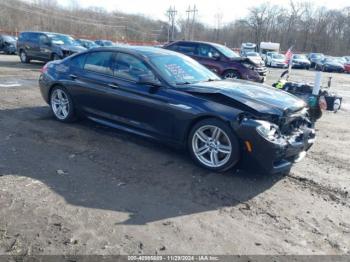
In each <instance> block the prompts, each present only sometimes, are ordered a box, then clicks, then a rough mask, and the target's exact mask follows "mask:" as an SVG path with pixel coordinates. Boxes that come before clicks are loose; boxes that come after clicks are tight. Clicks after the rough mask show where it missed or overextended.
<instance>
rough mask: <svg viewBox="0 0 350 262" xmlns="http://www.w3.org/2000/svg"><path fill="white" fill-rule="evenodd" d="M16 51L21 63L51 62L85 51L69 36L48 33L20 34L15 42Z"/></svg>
mask: <svg viewBox="0 0 350 262" xmlns="http://www.w3.org/2000/svg"><path fill="white" fill-rule="evenodd" d="M17 50H18V54H19V57H20V59H21V62H22V63H30V60H39V61H44V62H47V61H51V60H58V59H62V58H65V57H67V56H70V55H72V54H75V53H79V52H82V51H85V50H86V48H84V47H82V46H81V45H79V44H77V43H76V42H75V40H74V39H73V38H72V37H71V36H69V35H62V34H57V33H48V32H22V33H20V35H19V38H18V41H17Z"/></svg>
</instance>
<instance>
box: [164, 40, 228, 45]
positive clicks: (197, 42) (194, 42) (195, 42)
mask: <svg viewBox="0 0 350 262" xmlns="http://www.w3.org/2000/svg"><path fill="white" fill-rule="evenodd" d="M175 43H193V44H207V45H221V44H218V43H213V42H206V41H194V40H191V41H190V40H178V41H174V42H170V43H168V44H167V45H172V44H175Z"/></svg>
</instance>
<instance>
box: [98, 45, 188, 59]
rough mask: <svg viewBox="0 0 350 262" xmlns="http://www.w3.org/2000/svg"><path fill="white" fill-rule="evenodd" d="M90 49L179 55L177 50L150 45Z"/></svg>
mask: <svg viewBox="0 0 350 262" xmlns="http://www.w3.org/2000/svg"><path fill="white" fill-rule="evenodd" d="M91 50H99V51H124V52H128V53H131V54H136V55H144V56H148V57H150V56H160V55H174V54H176V55H179V56H180V55H181V54H179V53H177V52H174V51H170V50H167V49H163V48H159V47H152V46H108V47H97V48H93V49H91Z"/></svg>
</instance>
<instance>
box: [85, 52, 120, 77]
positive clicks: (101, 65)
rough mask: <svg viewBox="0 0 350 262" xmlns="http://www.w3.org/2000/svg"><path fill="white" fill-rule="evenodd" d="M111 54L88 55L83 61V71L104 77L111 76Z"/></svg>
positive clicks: (95, 53) (96, 53) (97, 53)
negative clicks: (103, 75)
mask: <svg viewBox="0 0 350 262" xmlns="http://www.w3.org/2000/svg"><path fill="white" fill-rule="evenodd" d="M112 59H113V53H111V52H94V53H90V54H89V55H88V56H87V58H86V61H85V65H84V69H85V70H88V71H93V72H96V73H100V74H105V75H113V70H112V68H111V64H112Z"/></svg>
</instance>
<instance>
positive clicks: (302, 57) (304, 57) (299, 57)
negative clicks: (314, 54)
mask: <svg viewBox="0 0 350 262" xmlns="http://www.w3.org/2000/svg"><path fill="white" fill-rule="evenodd" d="M293 58H294V59H304V60H305V59H307V58H306V56H304V55H294V57H293Z"/></svg>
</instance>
